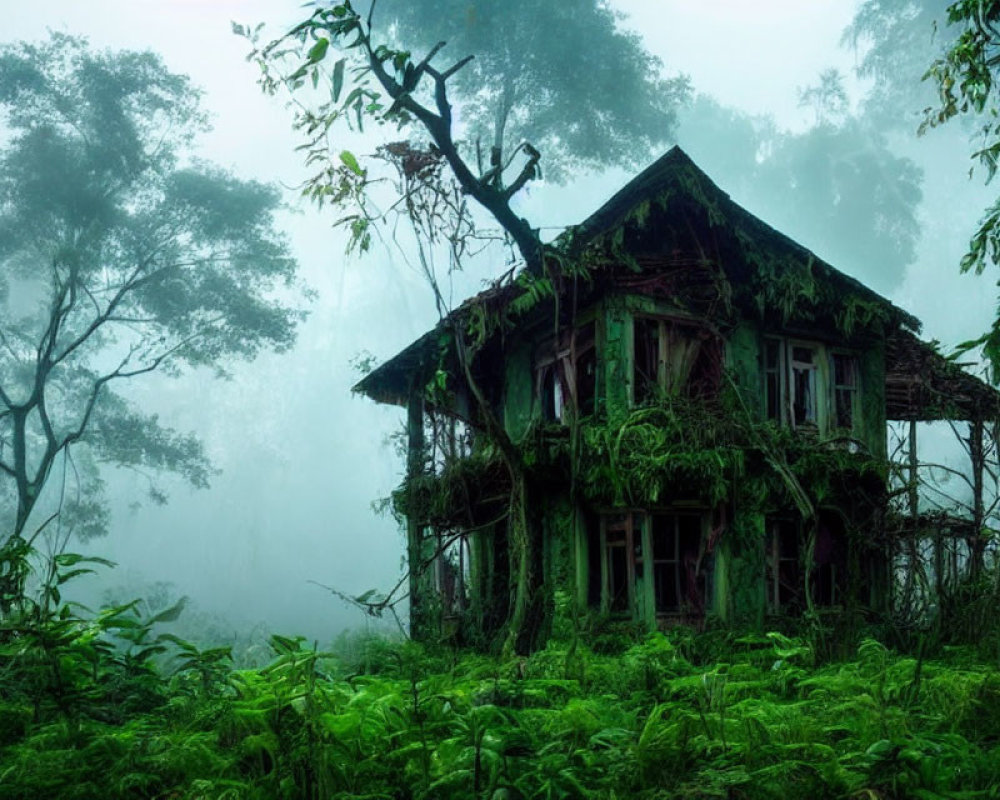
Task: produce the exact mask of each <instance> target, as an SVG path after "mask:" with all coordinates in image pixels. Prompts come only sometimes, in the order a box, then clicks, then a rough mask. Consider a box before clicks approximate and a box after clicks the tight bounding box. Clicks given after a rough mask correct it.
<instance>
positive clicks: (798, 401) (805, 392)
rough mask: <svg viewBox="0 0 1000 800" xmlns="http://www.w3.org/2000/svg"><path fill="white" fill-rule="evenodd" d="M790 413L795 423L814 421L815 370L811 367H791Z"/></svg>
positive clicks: (802, 423)
mask: <svg viewBox="0 0 1000 800" xmlns="http://www.w3.org/2000/svg"><path fill="white" fill-rule="evenodd" d="M792 413H793V419H794V422H795V424H796V425H804V424H814V423H815V422H816V370H815V369H813V368H812V367H793V369H792Z"/></svg>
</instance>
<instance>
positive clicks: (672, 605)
mask: <svg viewBox="0 0 1000 800" xmlns="http://www.w3.org/2000/svg"><path fill="white" fill-rule="evenodd" d="M651 534H652V544H653V590H654V595H655V597H656V611H657V613H661V614H664V613H666V614H669V613H675V612H678V611H682V610H686V609H696V610H699V611H700V610H701V609H703V608H704V597H705V588H706V587H705V582H704V579H703V577H702V570H701V569H700V566H701V565H700V560H701V559H700V555H701V516H700V515H696V514H654V515H653V516H652V529H651Z"/></svg>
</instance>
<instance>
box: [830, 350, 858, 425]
mask: <svg viewBox="0 0 1000 800" xmlns="http://www.w3.org/2000/svg"><path fill="white" fill-rule="evenodd" d="M832 360H833V422H834V425H835V426H836V427H838V428H844V429H846V430H850V429H851V428H853V427H854V405H855V403H856V401H857V396H858V360H857V359H856V358H855V357H854V356H850V355H846V354H845V353H834V354H833V359H832Z"/></svg>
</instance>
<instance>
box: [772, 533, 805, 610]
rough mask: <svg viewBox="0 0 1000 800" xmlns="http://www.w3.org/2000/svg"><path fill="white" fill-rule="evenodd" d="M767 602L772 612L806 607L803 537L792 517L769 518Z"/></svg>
mask: <svg viewBox="0 0 1000 800" xmlns="http://www.w3.org/2000/svg"><path fill="white" fill-rule="evenodd" d="M767 528H768V531H769V534H770V535H769V537H768V553H767V606H768V609H769V610H770V611H771V612H772V613H775V614H777V613H785V614H787V613H792V612H796V611H801V610H802V608H803V607H804V604H803V602H802V593H803V591H804V589H805V583H804V581H803V576H802V538H801V535H800V529H799V525H798V523H797V522H796V521H795V520H791V519H773V520H769V521H768V525H767Z"/></svg>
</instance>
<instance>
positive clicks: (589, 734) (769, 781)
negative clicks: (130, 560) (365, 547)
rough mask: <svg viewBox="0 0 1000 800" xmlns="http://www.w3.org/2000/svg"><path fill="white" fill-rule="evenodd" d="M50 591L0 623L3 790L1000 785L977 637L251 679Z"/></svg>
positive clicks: (569, 647)
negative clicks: (948, 645)
mask: <svg viewBox="0 0 1000 800" xmlns="http://www.w3.org/2000/svg"><path fill="white" fill-rule="evenodd" d="M62 558H63V562H62V563H61V564H59V565H58V570H61V572H59V574H57V575H56V576H55V578H56V580H55V581H53V582H52V585H54V586H58V585H59V583H60V578H61V577H62V576H64V575H69V574H72V573H73V572H74V571H76V570H79V568H80V567H79V565H78V560H79V559H78V557H62ZM42 601H43V602H39V603H36V604H32V605H31V606H30V607H27V608H25V609H22V611H21V613H20V615H19V616H18V615H13V616H11V617H10V618H9V619H8V621H7V622H6V623H3V625H2V626H0V635H2V639H0V797H3V798H4V800H19V799H21V798H23V799H24V800H37V799H38V798H53V799H55V798H80V799H81V800H84V799H86V800H91V799H92V798H172V799H174V798H192V800H193V799H194V798H199V799H200V798H205V799H206V800H207V799H208V798H214V799H216V800H222V799H223V798H233V799H235V798H308V799H310V800H311V798H324V799H325V798H491V799H492V800H500V799H501V798H508V799H509V798H521V797H524V798H632V797H635V798H865V799H866V800H876V798H902V797H914V798H923V799H924V800H928V799H929V798H990V797H1000V750H998V747H997V745H998V743H1000V675H998V673H997V671H996V669H995V667H994V666H993V665H984V664H982V663H980V662H979V661H978V660H977V659H976V657H975V656H974V655H973V651H971V650H967V649H961V648H954V649H951V650H945V651H943V652H942V654H941V655H940V656H939V657H937V658H935V659H926V660H925V659H922V658H918V657H912V656H907V655H900V654H896V653H893V652H891V651H890V650H888V649H887V648H886V647H884V646H883V645H882V644H880V643H878V642H877V641H875V640H872V639H866V640H864V641H862V642H861V644H860V647H858V648H857V651H856V654H855V655H854V656H853V657H852V658H851V659H849V660H846V661H841V662H836V663H827V664H825V665H822V666H817V665H816V664H815V659H814V652H813V650H812V648H811V647H810V645H809V644H807V643H806V642H805V641H804V640H802V639H795V638H790V637H786V636H784V635H781V634H777V633H771V634H768V635H766V636H760V635H750V636H739V635H737V634H735V633H723V632H717V633H710V634H702V635H695V634H692V633H691V632H689V631H677V632H675V633H673V634H668V635H664V634H655V635H648V636H645V637H641V638H639V639H637V640H632V641H629V640H627V639H626V638H625V637H622V636H619V637H615V636H605V637H603V638H601V639H595V640H593V642H592V643H593V644H594V645H595V647H599V648H600V650H601V652H595V651H594V650H591V649H588V648H586V647H584V646H583V645H582V644H581V643H579V642H578V643H575V644H572V643H570V644H565V643H564V644H551V645H550V646H549V647H548V648H546V649H544V650H542V651H540V652H537V653H535V654H534V655H532V656H530V657H528V658H523V659H518V660H515V661H510V662H502V661H499V660H497V659H495V658H492V657H488V656H485V655H476V654H470V653H461V652H456V651H452V650H446V649H434V648H427V647H423V646H420V645H417V644H413V643H407V642H388V641H385V640H381V639H377V638H368V639H354V640H349V641H342V642H341V643H340V645H339V646H338V647H337V648H335V651H336V652H321V651H319V650H318V649H316V647H315V646H311V645H308V644H307V643H305V642H304V641H303V640H301V639H289V638H284V637H279V636H275V637H272V639H271V646H272V648H273V660H272V661H271V662H270V663H269V664H268V665H267V666H265V667H262V668H254V669H238V668H236V667H235V666H234V665H233V664H232V662H231V654H230V651H229V649H228V648H224V647H222V648H208V649H199V648H198V647H195V646H194V645H192V644H190V643H188V642H186V641H184V640H182V639H179V638H177V637H175V636H173V635H171V634H169V633H158V631H159V630H160V629H161V628H163V627H164V626H165V625H166V624H168V623H169V622H170V620H171V617H173V616H174V615H175V613H176V612H172V611H170V610H168V611H166V612H161V613H160V614H159V615H155V616H151V617H146V618H141V617H140V616H139V615H138V614H137V611H136V609H137V606H136V604H128V605H124V606H118V607H116V608H112V609H107V610H105V611H102V612H100V613H99V614H96V615H86V614H83V613H81V612H80V611H79V609H78V608H76V607H74V606H73V605H72V604H62V605H60V604H59V601H58V593H57V592H56V593H55V596H51V595H50V596H47V597H43V598H42ZM53 601H55V602H53Z"/></svg>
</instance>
